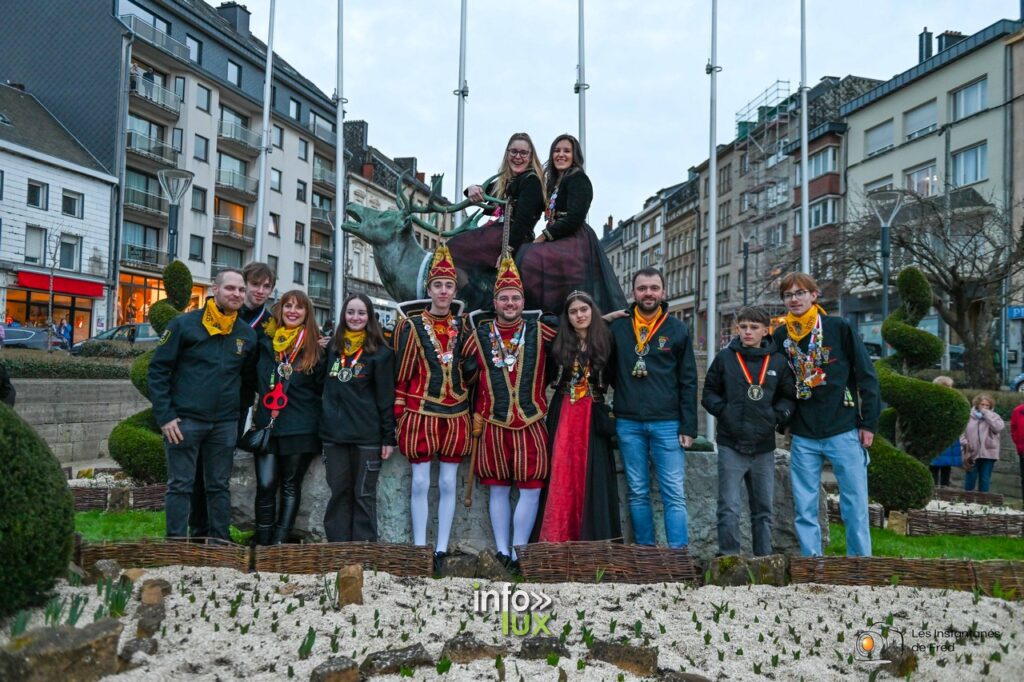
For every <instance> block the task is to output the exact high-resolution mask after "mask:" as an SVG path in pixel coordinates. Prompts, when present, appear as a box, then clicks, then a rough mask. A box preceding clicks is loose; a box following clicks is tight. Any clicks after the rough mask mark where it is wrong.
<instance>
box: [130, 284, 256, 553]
mask: <svg viewBox="0 0 1024 682" xmlns="http://www.w3.org/2000/svg"><path fill="white" fill-rule="evenodd" d="M244 296H245V281H244V280H243V279H242V273H241V272H240V271H238V270H235V269H226V270H221V271H220V272H219V273H217V277H216V278H215V279H214V283H213V296H212V297H210V298H208V299H207V300H206V306H205V307H204V308H203V309H201V310H193V311H192V312H188V313H185V314H184V315H179V316H178V317H176V318H174V319H173V320H171V322H170V323H169V324H168V325H167V329H166V330H165V331H164V333H163V335H162V336H161V337H160V343H159V345H158V346H157V349H156V352H155V353H154V354H153V360H152V362H150V365H149V394H150V399H151V400H152V401H153V416H154V418H155V419H156V422H157V424H159V425H160V430H161V432H162V433H163V435H164V439H165V440H166V454H167V479H168V480H167V501H166V505H165V508H166V515H167V536H168V537H184V536H186V535H187V534H188V516H189V507H190V498H191V495H192V487H193V485H194V482H195V479H196V459H197V457H200V456H201V457H202V461H203V478H204V479H205V483H206V503H207V511H208V515H209V529H210V530H209V535H210V537H214V538H220V539H223V540H227V539H228V538H229V534H228V525H229V522H230V517H231V492H230V489H229V480H230V478H231V465H232V459H233V457H234V450H235V437H236V425H237V423H238V410H239V405H238V403H239V400H238V398H239V393H240V391H241V380H242V373H243V371H245V370H247V369H249V367H250V366H251V365H252V363H254V362H255V360H256V334H255V332H253V330H252V329H250V328H249V326H248V325H246V324H244V323H240V322H238V320H237V318H238V310H239V308H241V307H242V301H243V298H244Z"/></svg>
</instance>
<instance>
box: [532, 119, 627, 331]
mask: <svg viewBox="0 0 1024 682" xmlns="http://www.w3.org/2000/svg"><path fill="white" fill-rule="evenodd" d="M544 181H545V191H546V193H547V206H546V208H545V214H544V217H545V220H546V222H547V224H546V226H545V228H544V230H543V231H542V232H541V233H540V235H538V236H537V238H536V239H534V241H533V243H530V244H526V245H524V246H523V247H522V248H521V249H520V250H519V253H518V254H517V255H516V262H517V263H518V265H519V271H520V273H521V274H522V277H523V283H524V284H525V285H526V307H527V308H531V309H537V308H539V309H542V310H544V311H547V312H552V313H555V314H557V313H559V312H560V311H561V309H562V303H563V301H565V297H566V296H567V295H568V294H569V293H570V292H571V291H572V290H574V289H586V290H587V291H592V292H593V294H594V296H593V298H594V303H595V304H596V305H597V307H598V308H600V309H601V310H608V311H612V310H621V309H623V308H625V307H626V298H625V296H623V294H622V288H621V287H620V286H619V283H618V280H617V278H616V277H615V272H614V271H613V270H612V266H611V264H610V263H609V262H608V258H607V256H605V254H604V251H602V250H601V246H600V244H599V243H598V240H597V235H596V234H594V230H593V229H592V228H591V227H590V225H588V224H587V222H586V221H587V213H588V212H589V211H590V203H591V202H592V201H593V199H594V188H593V186H592V185H591V184H590V178H588V177H587V174H586V172H585V171H584V169H583V150H582V148H581V147H580V143H579V141H578V140H577V139H576V138H575V137H573V136H572V135H569V134H568V133H565V134H562V135H559V136H558V137H556V138H555V141H554V142H552V143H551V151H550V153H549V155H548V162H547V164H545V166H544Z"/></svg>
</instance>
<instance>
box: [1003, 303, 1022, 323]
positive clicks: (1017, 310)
mask: <svg viewBox="0 0 1024 682" xmlns="http://www.w3.org/2000/svg"><path fill="white" fill-rule="evenodd" d="M1006 317H1007V319H1010V320H1024V305H1010V306H1006Z"/></svg>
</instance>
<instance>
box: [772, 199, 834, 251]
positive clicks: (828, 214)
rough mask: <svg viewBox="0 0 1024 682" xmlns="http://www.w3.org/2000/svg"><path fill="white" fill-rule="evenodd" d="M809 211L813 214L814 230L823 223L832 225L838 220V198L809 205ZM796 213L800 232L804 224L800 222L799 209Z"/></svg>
mask: <svg viewBox="0 0 1024 682" xmlns="http://www.w3.org/2000/svg"><path fill="white" fill-rule="evenodd" d="M808 213H809V214H810V216H811V229H812V230H813V229H815V228H818V227H821V226H822V225H831V224H832V223H834V222H835V221H836V200H835V199H834V198H828V199H821V200H820V201H816V202H815V203H813V204H811V205H810V206H809V207H808ZM795 215H796V230H797V233H799V232H801V231H802V230H803V226H802V225H801V223H800V212H799V211H797V212H796V214H795ZM783 235H785V232H783ZM780 243H781V242H780Z"/></svg>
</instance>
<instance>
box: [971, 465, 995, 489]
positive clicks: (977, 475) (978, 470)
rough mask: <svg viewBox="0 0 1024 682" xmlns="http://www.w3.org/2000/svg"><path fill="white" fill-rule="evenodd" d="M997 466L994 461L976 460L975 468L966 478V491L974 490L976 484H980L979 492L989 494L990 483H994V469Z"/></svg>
mask: <svg viewBox="0 0 1024 682" xmlns="http://www.w3.org/2000/svg"><path fill="white" fill-rule="evenodd" d="M995 465H996V461H995V460H994V459H976V460H974V468H973V469H971V470H970V471H968V472H967V475H966V476H964V490H974V484H975V483H977V484H978V492H982V493H987V492H988V486H989V483H991V482H992V467H994V466H995Z"/></svg>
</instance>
